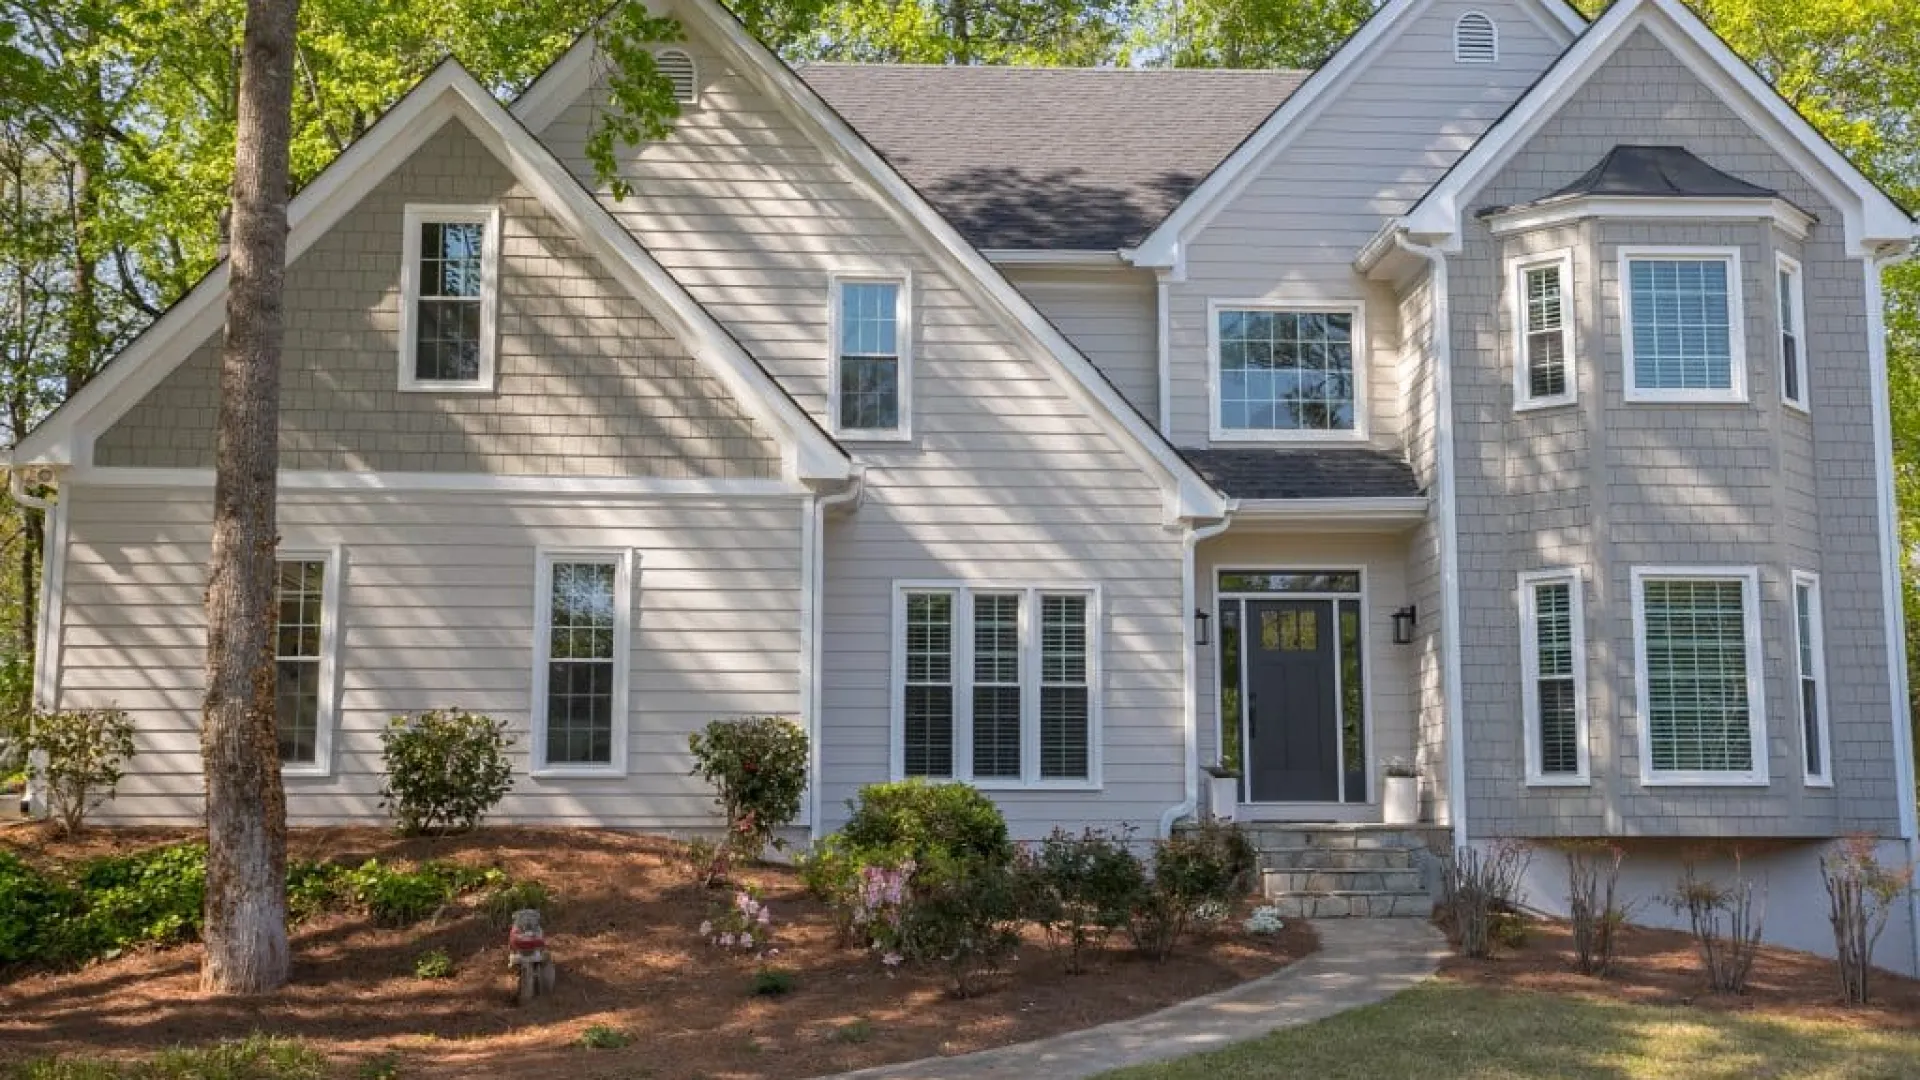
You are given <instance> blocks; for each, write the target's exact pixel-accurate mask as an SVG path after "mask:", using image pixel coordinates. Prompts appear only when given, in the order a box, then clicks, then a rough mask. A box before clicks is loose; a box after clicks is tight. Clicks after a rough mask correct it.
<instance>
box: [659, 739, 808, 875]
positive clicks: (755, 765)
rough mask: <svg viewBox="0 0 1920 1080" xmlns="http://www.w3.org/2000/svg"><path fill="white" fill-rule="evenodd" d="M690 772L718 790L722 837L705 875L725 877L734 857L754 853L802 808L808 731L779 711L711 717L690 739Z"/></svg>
mask: <svg viewBox="0 0 1920 1080" xmlns="http://www.w3.org/2000/svg"><path fill="white" fill-rule="evenodd" d="M688 745H689V746H690V747H691V749H692V750H693V774H694V775H695V776H698V777H700V778H701V779H703V780H705V781H707V783H709V784H712V785H713V786H714V789H715V791H717V792H718V793H719V799H718V801H719V803H720V812H721V814H722V816H723V817H725V819H726V829H727V832H726V839H725V841H724V842H723V843H722V844H721V846H720V850H719V855H720V858H719V859H718V861H716V862H715V863H714V865H713V868H712V869H711V870H710V871H709V872H708V875H707V877H708V880H709V881H712V880H713V879H715V878H720V877H725V876H726V874H727V872H728V868H729V866H730V864H731V862H732V860H733V859H734V858H735V857H737V858H741V859H747V860H752V859H758V858H759V857H760V855H761V853H762V852H763V851H765V850H766V847H767V844H768V843H769V842H771V843H775V844H778V843H779V838H778V837H777V836H776V835H775V833H776V831H777V830H779V829H780V828H782V827H784V826H785V825H787V824H788V823H790V822H791V821H793V819H794V818H796V817H798V816H799V814H800V798H801V796H802V795H803V794H804V793H805V792H806V789H807V736H806V733H805V732H803V731H801V730H800V728H799V727H798V726H797V725H795V724H794V723H793V722H792V721H790V720H786V719H783V718H781V717H778V716H743V717H740V718H739V719H736V720H715V721H713V722H712V723H710V724H708V725H707V728H706V730H705V731H696V732H694V733H693V735H692V736H690V737H689V739H688Z"/></svg>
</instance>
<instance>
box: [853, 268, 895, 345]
mask: <svg viewBox="0 0 1920 1080" xmlns="http://www.w3.org/2000/svg"><path fill="white" fill-rule="evenodd" d="M899 320H900V286H899V285H898V284H895V283H893V282H889V281H858V282H855V281H849V282H844V283H842V284H841V286H840V355H841V356H899V355H900V321H899Z"/></svg>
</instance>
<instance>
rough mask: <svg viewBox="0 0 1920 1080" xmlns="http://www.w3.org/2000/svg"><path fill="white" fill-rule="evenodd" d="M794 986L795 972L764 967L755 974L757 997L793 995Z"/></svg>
mask: <svg viewBox="0 0 1920 1080" xmlns="http://www.w3.org/2000/svg"><path fill="white" fill-rule="evenodd" d="M793 986H794V977H793V972H791V971H789V970H787V969H786V968H782V967H767V966H765V965H762V966H761V968H760V969H759V970H758V971H755V972H754V973H753V993H754V996H755V997H784V996H786V995H787V994H791V993H793Z"/></svg>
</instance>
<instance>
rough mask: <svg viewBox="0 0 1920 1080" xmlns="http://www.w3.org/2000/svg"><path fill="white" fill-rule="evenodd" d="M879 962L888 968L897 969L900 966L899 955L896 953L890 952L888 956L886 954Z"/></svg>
mask: <svg viewBox="0 0 1920 1080" xmlns="http://www.w3.org/2000/svg"><path fill="white" fill-rule="evenodd" d="M880 962H881V963H883V964H885V965H887V966H888V967H899V966H900V954H899V953H897V952H890V953H888V954H886V955H885V956H882V957H881V958H880Z"/></svg>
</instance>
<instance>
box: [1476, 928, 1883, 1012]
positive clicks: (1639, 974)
mask: <svg viewBox="0 0 1920 1080" xmlns="http://www.w3.org/2000/svg"><path fill="white" fill-rule="evenodd" d="M1800 917H1804V918H1816V919H1819V920H1820V923H1821V925H1822V927H1823V928H1824V926H1825V924H1826V912H1825V910H1821V911H1818V912H1811V913H1807V914H1805V915H1803V916H1800ZM1573 955H1574V954H1573V932H1572V929H1571V927H1569V926H1568V924H1567V923H1566V922H1564V921H1561V920H1555V919H1530V920H1529V921H1528V923H1527V939H1526V943H1525V944H1524V945H1522V946H1521V947H1520V948H1519V949H1517V950H1511V949H1500V950H1497V951H1496V952H1495V954H1494V956H1493V957H1492V959H1488V960H1470V959H1467V958H1465V957H1462V956H1457V955H1456V956H1450V957H1448V959H1447V960H1446V961H1444V962H1443V963H1442V964H1441V965H1440V975H1441V977H1442V978H1444V979H1449V980H1452V981H1454V982H1458V983H1464V984H1468V985H1473V986H1484V987H1493V988H1499V989H1509V990H1511V989H1522V990H1539V991H1545V992H1548V993H1554V994H1564V995H1568V996H1572V997H1578V998H1586V999H1590V1000H1598V1001H1624V1002H1631V1003H1634V1004H1640V1005H1656V1006H1668V1007H1690V1008H1698V1009H1706V1010H1712V1011H1715V1012H1726V1013H1735V1014H1741V1013H1744V1014H1752V1015H1759V1016H1787V1017H1794V1018H1798V1019H1805V1020H1823V1021H1833V1022H1838V1023H1845V1024H1852V1025H1856V1026H1860V1027H1869V1028H1886V1029H1896V1030H1910V1029H1920V981H1916V980H1913V979H1907V978H1902V977H1900V976H1898V975H1893V974H1890V973H1888V972H1885V971H1879V970H1876V971H1874V973H1873V976H1872V978H1871V980H1870V981H1869V983H1868V993H1869V996H1870V997H1871V999H1872V1000H1871V1001H1870V1002H1869V1003H1868V1004H1866V1005H1849V1004H1847V1003H1846V1002H1845V1001H1843V1000H1842V999H1841V995H1840V984H1839V978H1838V976H1836V975H1835V973H1834V967H1833V962H1832V961H1831V960H1829V959H1827V958H1825V957H1821V956H1815V955H1813V954H1811V953H1803V952H1795V951H1793V950H1790V949H1778V948H1772V947H1766V946H1763V947H1762V948H1761V949H1760V951H1759V953H1758V955H1757V956H1756V958H1755V960H1754V965H1753V974H1752V978H1751V979H1750V981H1749V983H1748V987H1747V992H1746V993H1745V994H1738V995H1732V994H1716V993H1712V992H1711V991H1709V990H1708V988H1707V980H1706V976H1705V975H1704V974H1703V968H1702V966H1701V960H1700V951H1699V947H1698V945H1697V944H1696V943H1695V940H1694V938H1693V935H1691V934H1688V933H1684V932H1682V931H1678V930H1656V929H1650V928H1647V927H1640V926H1629V927H1626V928H1625V929H1624V931H1623V933H1622V937H1621V941H1620V947H1619V950H1618V952H1617V953H1616V956H1617V959H1616V961H1615V964H1614V970H1613V972H1612V973H1611V974H1610V975H1607V976H1605V977H1596V976H1590V975H1581V974H1579V973H1577V972H1575V971H1574V967H1573Z"/></svg>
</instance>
